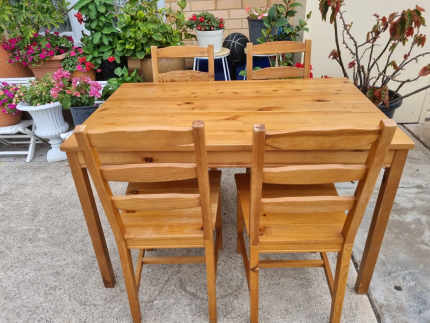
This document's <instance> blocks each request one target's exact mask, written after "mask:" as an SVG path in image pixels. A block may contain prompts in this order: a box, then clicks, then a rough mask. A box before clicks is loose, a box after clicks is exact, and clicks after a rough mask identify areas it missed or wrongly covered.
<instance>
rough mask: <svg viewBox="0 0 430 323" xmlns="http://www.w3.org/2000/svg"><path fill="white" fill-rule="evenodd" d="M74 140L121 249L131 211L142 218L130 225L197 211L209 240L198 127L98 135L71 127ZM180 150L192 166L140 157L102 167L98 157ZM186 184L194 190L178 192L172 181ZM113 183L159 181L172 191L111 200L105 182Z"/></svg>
mask: <svg viewBox="0 0 430 323" xmlns="http://www.w3.org/2000/svg"><path fill="white" fill-rule="evenodd" d="M75 135H76V139H77V141H78V144H79V147H80V149H81V150H82V152H83V154H84V158H85V162H86V164H87V167H88V169H89V171H90V174H91V177H92V178H93V181H94V184H95V187H96V189H97V192H98V194H99V197H100V200H101V201H102V204H103V208H104V210H105V213H106V215H107V217H108V219H109V222H110V224H111V226H112V229H113V231H114V234H115V237H116V240H117V242H118V243H124V244H125V245H126V238H125V229H124V228H125V224H124V222H123V221H124V217H127V213H128V212H132V213H135V212H137V211H139V212H140V211H142V212H143V213H138V214H134V215H133V217H134V219H136V220H137V218H138V217H144V216H145V214H152V212H153V211H155V212H156V211H165V212H169V210H176V209H181V210H182V211H181V212H187V210H186V209H194V208H200V210H201V216H202V224H203V227H202V230H203V231H204V234H203V235H204V238H205V239H209V238H210V237H211V235H210V234H211V233H212V225H213V224H212V221H210V219H212V216H211V205H210V198H209V197H210V187H209V177H208V167H207V156H206V146H205V131H204V123H203V122H201V121H195V122H193V125H192V127H189V128H170V127H154V128H151V129H148V128H143V127H142V128H136V129H124V130H117V129H115V128H114V129H113V130H109V129H107V130H104V131H88V130H87V129H86V126H85V125H80V126H77V127H76V129H75ZM181 146H186V147H187V149H188V150H191V151H193V152H194V155H195V163H190V162H187V163H181V162H180V160H179V161H177V162H171V163H147V162H145V160H144V159H143V158H142V162H141V163H138V162H137V163H134V164H130V163H123V164H120V163H119V164H116V165H113V164H110V165H102V164H101V163H100V158H99V156H100V153H104V152H105V151H108V152H112V153H116V154H123V153H129V152H140V151H143V152H145V151H151V152H159V151H161V152H162V151H169V150H171V149H172V148H174V149H177V147H181ZM205 176H206V177H205ZM188 179H197V183H198V190H197V191H196V190H195V189H193V190H191V191H189V190H185V192H178V191H177V186H176V185H175V184H174V182H176V181H177V182H181V181H183V180H188ZM115 181H116V182H118V181H119V182H129V183H130V182H142V183H156V182H163V185H166V184H165V183H164V182H172V190H171V191H170V190H169V189H168V187H169V185H170V184H169V185H168V186H166V191H163V192H160V193H158V192H157V191H152V193H147V194H145V192H144V191H142V192H141V191H136V192H133V193H135V194H129V195H121V194H116V195H114V194H113V193H112V189H111V188H110V184H109V182H115ZM155 185H157V184H155ZM175 188H176V189H175ZM148 212H149V213H148Z"/></svg>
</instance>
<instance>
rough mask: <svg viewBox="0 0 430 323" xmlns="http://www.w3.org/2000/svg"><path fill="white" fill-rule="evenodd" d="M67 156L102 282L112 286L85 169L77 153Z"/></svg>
mask: <svg viewBox="0 0 430 323" xmlns="http://www.w3.org/2000/svg"><path fill="white" fill-rule="evenodd" d="M67 158H68V159H69V165H70V169H71V171H72V176H73V180H74V181H75V186H76V191H77V192H78V196H79V200H80V202H81V206H82V211H83V212H84V217H85V221H86V223H87V228H88V233H89V235H90V237H91V242H92V244H93V248H94V252H95V254H96V258H97V263H98V265H99V269H100V273H101V275H102V279H103V283H104V285H105V287H106V288H113V287H114V286H115V275H114V272H113V268H112V263H111V261H110V257H109V251H108V249H107V246H106V240H105V236H104V233H103V228H102V226H101V223H100V218H99V214H98V212H97V206H96V203H95V200H94V195H93V193H92V189H91V184H90V180H89V178H88V173H87V170H86V168H82V167H81V165H80V163H79V158H78V154H77V153H67Z"/></svg>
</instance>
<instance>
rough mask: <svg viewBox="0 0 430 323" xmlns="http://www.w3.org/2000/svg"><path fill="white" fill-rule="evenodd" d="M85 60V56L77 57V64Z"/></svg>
mask: <svg viewBox="0 0 430 323" xmlns="http://www.w3.org/2000/svg"><path fill="white" fill-rule="evenodd" d="M86 61H87V58H86V57H85V56H83V57H79V58H78V62H79V64H82V63H85V62H86Z"/></svg>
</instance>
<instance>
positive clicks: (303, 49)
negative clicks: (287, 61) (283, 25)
mask: <svg viewBox="0 0 430 323" xmlns="http://www.w3.org/2000/svg"><path fill="white" fill-rule="evenodd" d="M311 50H312V41H311V40H306V41H305V42H304V43H302V42H294V41H277V42H266V43H263V44H258V45H254V44H253V43H248V44H247V46H246V78H247V79H248V80H273V79H283V78H305V79H307V78H309V77H310V70H311ZM294 53H304V57H303V65H304V68H297V67H292V66H276V67H268V68H263V69H258V70H255V71H254V62H253V57H254V56H255V55H267V56H273V55H281V54H294Z"/></svg>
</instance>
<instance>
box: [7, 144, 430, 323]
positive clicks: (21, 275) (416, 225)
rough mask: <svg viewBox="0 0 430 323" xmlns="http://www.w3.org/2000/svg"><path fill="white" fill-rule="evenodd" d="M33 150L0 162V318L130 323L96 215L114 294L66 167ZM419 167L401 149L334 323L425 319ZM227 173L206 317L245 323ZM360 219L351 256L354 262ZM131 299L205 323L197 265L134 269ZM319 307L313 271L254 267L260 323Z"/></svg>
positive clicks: (147, 317)
mask: <svg viewBox="0 0 430 323" xmlns="http://www.w3.org/2000/svg"><path fill="white" fill-rule="evenodd" d="M43 152H44V149H40V150H39V153H38V157H37V158H36V161H35V162H33V163H31V164H26V163H24V162H23V161H22V158H17V159H12V158H2V159H0V178H1V182H0V210H2V212H1V217H0V246H1V247H0V268H1V270H0V308H1V311H0V322H130V315H129V307H128V302H127V296H126V292H125V287H124V283H123V280H122V278H121V269H120V264H119V259H118V256H117V252H116V247H115V243H114V241H113V236H112V234H111V232H110V229H109V226H108V224H107V222H106V220H105V219H104V218H103V217H102V222H103V227H104V229H105V232H106V237H107V243H108V248H109V250H110V253H111V255H112V260H113V264H114V270H115V272H116V274H117V277H118V284H117V287H116V288H114V289H105V288H103V287H102V283H101V279H100V275H99V273H98V270H97V264H96V261H95V258H94V254H93V251H92V249H91V245H90V241H89V237H88V234H87V231H86V228H85V225H84V220H83V218H82V214H81V211H80V207H79V202H78V199H77V196H76V194H75V191H74V187H73V181H72V179H71V175H70V171H69V169H68V166H67V164H66V163H65V162H60V163H55V164H47V163H45V162H44V161H43ZM429 161H430V152H429V151H427V150H425V149H424V148H423V147H422V146H421V145H418V147H417V149H416V150H415V151H413V152H412V153H411V155H410V158H409V160H408V165H407V167H406V171H405V176H404V178H403V180H402V183H401V188H400V190H399V194H398V198H397V200H396V204H395V206H394V210H393V213H392V218H391V221H390V225H389V228H388V232H387V235H386V238H385V242H384V246H383V250H382V253H381V257H380V260H379V262H378V265H377V268H376V272H375V275H374V279H373V282H372V285H371V293H370V299H369V297H368V296H367V295H357V294H355V292H354V291H353V289H352V288H353V285H354V282H355V278H356V271H355V269H354V266H351V270H350V277H349V284H348V290H347V295H346V299H345V305H344V316H343V322H377V320H378V318H379V319H380V320H381V321H382V322H429V321H430V312H429V309H430V304H429V302H430V286H429V284H430V280H429V277H430V257H429V255H430V253H429V250H430V212H429V209H430V207H429V205H430V204H429V201H428V197H429V196H430V195H429V193H430V188H429V183H430V172H429V170H430V165H429V164H430V163H429ZM232 172H233V171H231V170H230V171H225V172H224V173H223V190H224V192H225V193H224V195H223V202H224V209H223V221H224V228H225V232H226V234H225V235H226V237H225V248H224V250H223V251H222V253H221V256H220V262H219V271H218V281H217V288H218V291H217V297H218V313H219V322H247V320H248V294H247V287H246V283H245V278H244V272H243V268H242V263H241V260H240V257H239V255H238V254H236V253H235V242H234V228H235V198H236V197H235V193H234V185H233V182H232ZM115 189H116V190H121V189H123V186H117V187H115ZM341 189H342V190H349V189H350V187H348V186H343V187H342V188H341ZM369 219H370V217H369V216H367V217H366V219H365V222H364V223H363V226H362V230H361V232H360V235H359V237H358V239H357V240H358V241H357V243H356V248H355V250H354V258H355V260H358V261H359V259H360V253H361V249H362V247H363V246H364V241H365V234H364V233H365V231H366V225H367V226H368V223H369ZM158 253H159V252H158ZM175 253H177V252H176V251H175ZM189 253H193V254H195V253H198V251H195V250H191V251H189ZM140 297H141V305H142V311H143V321H144V322H205V321H207V314H206V313H207V300H206V288H205V271H204V267H203V266H201V265H175V266H163V265H161V266H147V267H144V271H143V280H142V285H141V290H140ZM372 304H373V308H372ZM329 309H330V297H329V292H328V288H327V286H326V283H325V278H324V274H323V272H322V270H319V269H289V270H288V269H273V270H263V271H262V275H261V316H260V318H261V322H326V321H327V320H328V315H329Z"/></svg>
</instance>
